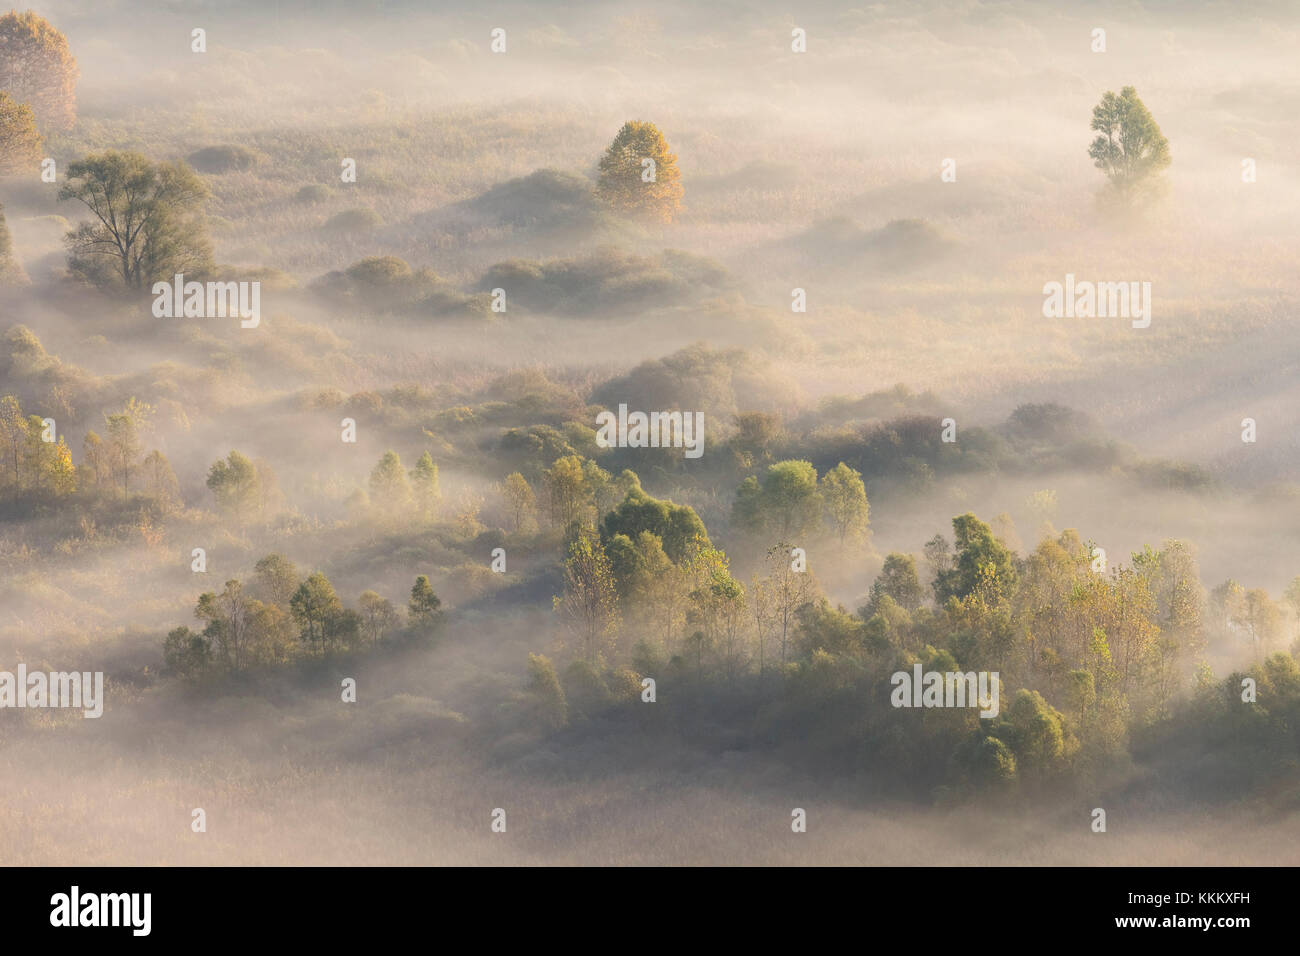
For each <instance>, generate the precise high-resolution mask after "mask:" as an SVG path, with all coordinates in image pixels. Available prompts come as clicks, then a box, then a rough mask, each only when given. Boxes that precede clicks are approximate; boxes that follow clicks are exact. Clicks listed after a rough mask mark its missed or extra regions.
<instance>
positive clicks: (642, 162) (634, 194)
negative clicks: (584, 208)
mask: <svg viewBox="0 0 1300 956" xmlns="http://www.w3.org/2000/svg"><path fill="white" fill-rule="evenodd" d="M681 180H682V174H681V171H680V170H679V169H678V168H677V157H676V156H675V155H674V154H673V153H671V152H670V151H669V149H668V141H667V140H666V139H664V134H663V133H661V132H660V131H659V127H657V126H655V125H654V123H644V122H641V121H639V120H632V121H630V122H627V123H624V124H623V128H622V129H620V130H619V131H618V135H617V136H615V137H614V142H612V143H610V144H609V148H608V149H606V150H605V155H604V156H602V157H601V160H600V181H599V183H598V184H597V186H596V192H597V194H598V195H599V196H600V197H601V198H602V199H603V200H605V202H607V203H609V205H611V206H613V207H614V208H615V209H618V210H620V211H622V212H627V213H632V214H634V215H639V216H644V217H646V218H647V219H653V220H657V221H660V222H672V220H673V216H674V215H675V214H676V213H677V210H678V209H680V208H681V205H682V181H681Z"/></svg>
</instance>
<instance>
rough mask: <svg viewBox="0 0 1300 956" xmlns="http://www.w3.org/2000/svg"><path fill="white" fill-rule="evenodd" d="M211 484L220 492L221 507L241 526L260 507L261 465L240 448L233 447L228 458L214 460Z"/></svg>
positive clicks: (210, 475) (218, 495)
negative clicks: (256, 463)
mask: <svg viewBox="0 0 1300 956" xmlns="http://www.w3.org/2000/svg"><path fill="white" fill-rule="evenodd" d="M207 485H208V489H209V490H210V491H211V492H212V494H213V495H215V496H216V499H217V505H218V507H220V508H221V510H222V511H224V512H226V513H227V514H228V515H231V516H232V517H234V519H235V520H236V521H238V522H239V523H240V525H241V526H242V525H243V523H244V520H245V519H246V518H247V517H248V515H249V514H250V513H251V512H253V511H254V510H255V509H256V508H257V503H258V478H257V468H256V467H254V465H253V463H252V462H251V461H249V460H248V459H247V458H245V457H244V456H243V455H241V454H240V453H239V452H237V451H232V452H231V453H230V454H229V455H227V456H226V458H225V460H224V461H223V460H222V459H220V458H218V459H217V460H216V461H215V462H213V464H212V467H211V468H210V469H208V481H207Z"/></svg>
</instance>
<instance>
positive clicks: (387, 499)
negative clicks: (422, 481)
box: [370, 450, 411, 515]
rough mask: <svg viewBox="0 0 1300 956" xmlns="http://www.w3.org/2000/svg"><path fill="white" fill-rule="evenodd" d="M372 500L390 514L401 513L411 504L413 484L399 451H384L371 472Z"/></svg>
mask: <svg viewBox="0 0 1300 956" xmlns="http://www.w3.org/2000/svg"><path fill="white" fill-rule="evenodd" d="M370 502H371V504H373V505H376V506H377V507H378V508H379V509H380V510H381V511H384V512H386V513H387V514H389V515H395V514H399V513H400V512H402V511H403V510H404V509H406V508H407V507H408V506H409V505H410V504H411V486H410V484H408V483H407V480H406V472H405V471H404V470H403V469H402V459H401V458H399V457H397V452H395V451H391V450H390V451H386V452H384V457H383V458H380V459H379V463H378V464H377V465H375V467H374V470H373V471H371V472H370Z"/></svg>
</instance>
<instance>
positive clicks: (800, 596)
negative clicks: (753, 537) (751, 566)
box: [764, 541, 816, 664]
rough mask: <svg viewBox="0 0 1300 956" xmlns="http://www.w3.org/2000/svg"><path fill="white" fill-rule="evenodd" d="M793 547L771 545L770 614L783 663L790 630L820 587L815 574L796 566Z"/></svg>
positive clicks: (767, 592) (768, 590)
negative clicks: (799, 569)
mask: <svg viewBox="0 0 1300 956" xmlns="http://www.w3.org/2000/svg"><path fill="white" fill-rule="evenodd" d="M792 550H793V549H792V548H791V546H790V545H789V544H787V543H786V542H784V541H782V542H780V543H778V544H775V545H773V546H772V547H770V548H768V549H767V567H768V575H767V580H766V581H765V582H764V584H765V587H766V597H767V598H768V600H770V602H771V603H770V605H769V607H770V612H769V613H770V618H771V621H772V623H773V629H774V631H775V632H776V633H777V634H779V635H780V637H781V663H782V664H784V663H785V662H786V659H787V648H788V645H789V641H790V632H791V630H792V629H793V628H794V625H795V622H796V621H797V619H798V613H799V610H800V609H801V608H802V607H803V606H804V605H806V604H808V603H809V602H810V601H811V600H812V599H813V595H814V593H815V591H816V588H815V586H814V584H813V580H812V575H811V574H809V573H808V572H807V571H796V570H794V562H793V560H792V559H791V557H790V554H791V551H792Z"/></svg>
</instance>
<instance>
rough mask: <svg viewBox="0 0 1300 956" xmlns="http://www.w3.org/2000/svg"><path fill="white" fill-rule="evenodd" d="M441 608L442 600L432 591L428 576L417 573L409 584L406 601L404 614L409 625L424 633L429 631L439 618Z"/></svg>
mask: <svg viewBox="0 0 1300 956" xmlns="http://www.w3.org/2000/svg"><path fill="white" fill-rule="evenodd" d="M441 608H442V601H440V600H439V599H438V595H436V594H434V593H433V585H431V584H430V583H429V576H428V575H427V574H421V575H419V576H418V577H417V578H416V579H415V584H413V585H412V586H411V597H410V600H409V601H407V602H406V616H407V620H409V621H410V623H411V627H413V628H415V629H416V630H417V631H420V632H422V633H425V634H428V633H430V632H431V631H432V630H433V629H434V628H435V627H437V625H438V622H439V620H440V619H441V616H442V612H441Z"/></svg>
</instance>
